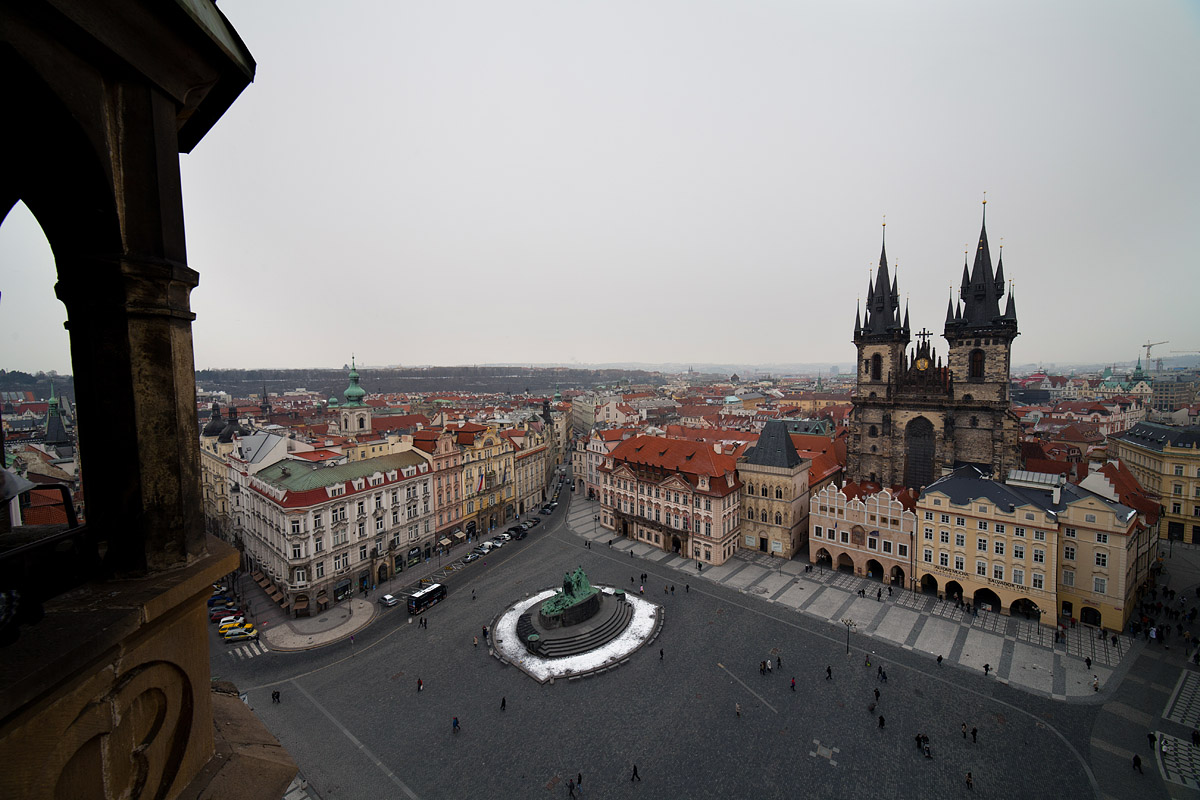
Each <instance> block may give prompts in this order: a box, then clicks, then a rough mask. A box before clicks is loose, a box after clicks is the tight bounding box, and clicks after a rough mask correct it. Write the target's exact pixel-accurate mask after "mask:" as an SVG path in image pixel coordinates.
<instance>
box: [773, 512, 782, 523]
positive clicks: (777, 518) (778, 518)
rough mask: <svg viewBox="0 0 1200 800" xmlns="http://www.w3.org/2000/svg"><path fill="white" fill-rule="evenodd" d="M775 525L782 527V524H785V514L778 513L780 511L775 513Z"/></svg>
mask: <svg viewBox="0 0 1200 800" xmlns="http://www.w3.org/2000/svg"><path fill="white" fill-rule="evenodd" d="M775 524H776V525H782V524H783V514H781V513H780V512H778V511H776V512H775Z"/></svg>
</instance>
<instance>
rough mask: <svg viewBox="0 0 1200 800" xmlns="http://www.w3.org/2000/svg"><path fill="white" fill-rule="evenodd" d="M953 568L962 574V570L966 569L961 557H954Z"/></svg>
mask: <svg viewBox="0 0 1200 800" xmlns="http://www.w3.org/2000/svg"><path fill="white" fill-rule="evenodd" d="M954 568H955V569H956V570H958V571H959V572H962V571H963V570H964V569H965V568H966V565H965V564H964V563H963V557H962V556H955V557H954Z"/></svg>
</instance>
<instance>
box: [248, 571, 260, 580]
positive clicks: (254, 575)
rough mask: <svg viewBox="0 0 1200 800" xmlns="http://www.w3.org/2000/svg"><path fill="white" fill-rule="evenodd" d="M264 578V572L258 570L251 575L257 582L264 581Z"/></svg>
mask: <svg viewBox="0 0 1200 800" xmlns="http://www.w3.org/2000/svg"><path fill="white" fill-rule="evenodd" d="M262 576H263V574H262V570H257V569H256V570H254V572H251V573H250V577H251V578H253V579H254V580H256V581H261V580H262Z"/></svg>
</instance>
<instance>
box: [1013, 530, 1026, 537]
mask: <svg viewBox="0 0 1200 800" xmlns="http://www.w3.org/2000/svg"><path fill="white" fill-rule="evenodd" d="M1013 536H1016V537H1017V538H1019V539H1024V538H1025V529H1024V528H1013Z"/></svg>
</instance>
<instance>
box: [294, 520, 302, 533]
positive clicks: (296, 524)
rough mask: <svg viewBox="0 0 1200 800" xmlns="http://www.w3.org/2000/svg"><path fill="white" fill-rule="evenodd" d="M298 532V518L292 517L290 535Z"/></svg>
mask: <svg viewBox="0 0 1200 800" xmlns="http://www.w3.org/2000/svg"><path fill="white" fill-rule="evenodd" d="M298 533H300V520H298V519H294V520H292V535H296V534H298Z"/></svg>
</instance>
